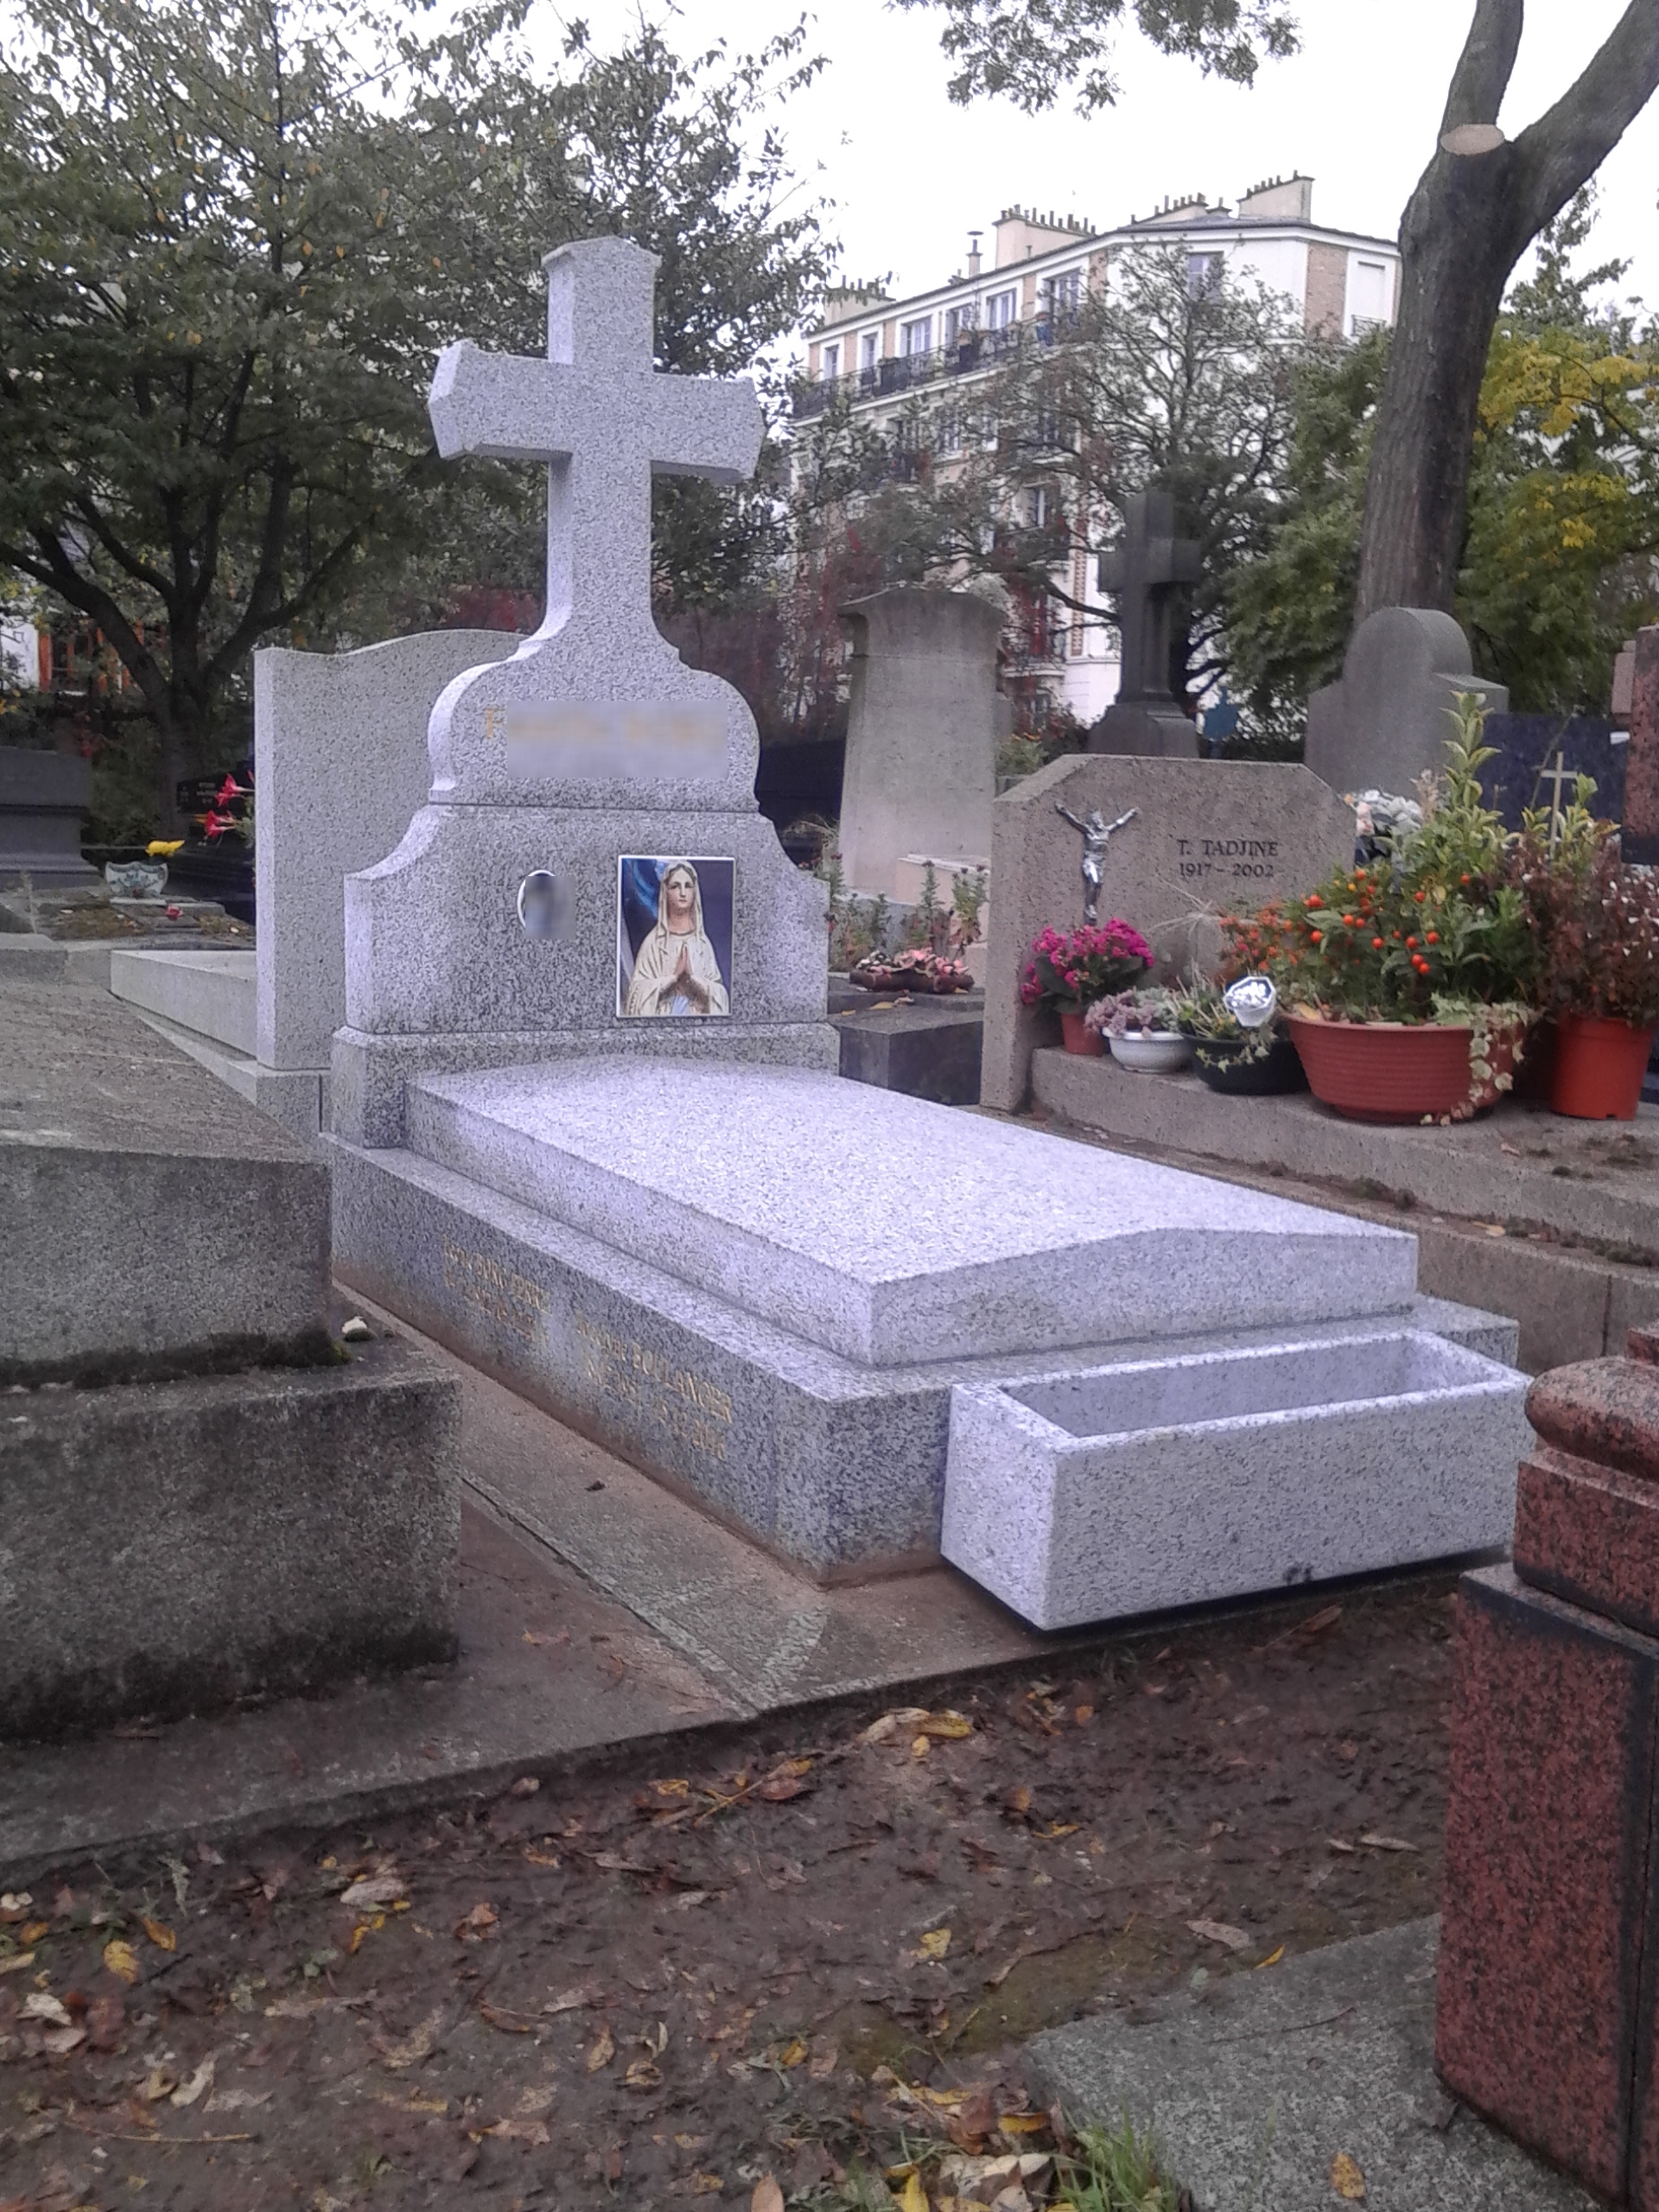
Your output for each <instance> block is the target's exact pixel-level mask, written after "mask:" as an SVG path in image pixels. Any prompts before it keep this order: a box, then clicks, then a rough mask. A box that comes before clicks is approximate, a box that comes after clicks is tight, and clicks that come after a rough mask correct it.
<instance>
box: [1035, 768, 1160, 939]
mask: <svg viewBox="0 0 1659 2212" xmlns="http://www.w3.org/2000/svg"><path fill="white" fill-rule="evenodd" d="M1054 811H1055V813H1056V814H1058V816H1059V817H1060V818H1061V820H1062V821H1064V822H1069V823H1071V827H1072V828H1073V829H1075V830H1077V832H1078V834H1079V835H1080V836H1081V837H1082V839H1083V918H1084V921H1085V922H1087V923H1088V925H1089V926H1090V929H1092V928H1093V927H1094V926H1095V925H1096V922H1098V920H1099V919H1100V886H1101V880H1102V877H1103V873H1104V870H1103V863H1104V861H1105V858H1106V848H1107V846H1108V845H1109V844H1110V842H1112V839H1113V838H1114V837H1115V836H1116V835H1117V833H1118V831H1119V830H1120V829H1122V828H1124V826H1125V825H1126V824H1127V823H1131V822H1133V821H1134V820H1135V816H1136V815H1137V814H1139V813H1140V811H1141V810H1140V808H1139V807H1138V806H1132V807H1131V808H1130V809H1129V810H1128V813H1127V814H1120V815H1119V816H1118V817H1117V819H1116V822H1108V821H1107V820H1106V818H1105V817H1104V816H1103V814H1102V812H1101V810H1100V809H1099V808H1098V807H1097V806H1091V807H1090V810H1089V811H1088V813H1087V814H1085V815H1084V816H1082V817H1078V816H1077V815H1075V814H1073V813H1072V811H1071V808H1070V807H1069V806H1067V805H1065V803H1064V802H1063V801H1062V800H1060V799H1056V800H1055V802H1054Z"/></svg>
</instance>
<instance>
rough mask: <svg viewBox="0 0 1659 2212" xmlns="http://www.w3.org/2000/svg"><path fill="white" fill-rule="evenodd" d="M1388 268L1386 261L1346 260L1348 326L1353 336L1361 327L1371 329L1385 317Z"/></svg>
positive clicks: (1387, 311) (1364, 329) (1383, 321)
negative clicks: (1348, 262) (1347, 262)
mask: <svg viewBox="0 0 1659 2212" xmlns="http://www.w3.org/2000/svg"><path fill="white" fill-rule="evenodd" d="M1391 289H1392V287H1391V285H1390V283H1389V264H1388V263H1387V262H1386V261H1361V260H1358V259H1355V260H1354V261H1352V262H1351V263H1350V264H1349V270H1348V298H1349V313H1348V327H1349V328H1350V330H1351V332H1352V333H1353V334H1354V335H1355V336H1356V337H1357V336H1358V335H1359V334H1360V333H1361V332H1362V331H1366V330H1375V329H1376V327H1378V325H1379V324H1381V323H1385V322H1386V321H1388V319H1389V292H1390V290H1391Z"/></svg>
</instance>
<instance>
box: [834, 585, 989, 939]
mask: <svg viewBox="0 0 1659 2212" xmlns="http://www.w3.org/2000/svg"><path fill="white" fill-rule="evenodd" d="M841 619H842V621H843V622H844V623H845V624H846V625H847V627H848V629H849V631H850V632H851V633H852V639H853V664H852V696H851V699H850V702H849V707H848V720H847V766H846V771H845V773H844V775H843V778H842V797H841V868H842V876H843V877H844V879H845V880H846V883H847V887H848V888H849V890H850V891H855V892H859V893H863V894H864V895H865V896H867V897H875V896H880V897H884V898H887V899H893V898H898V899H906V900H907V901H908V900H910V899H913V897H914V896H915V892H914V890H913V888H911V887H910V876H909V875H906V878H905V882H904V884H902V885H901V883H900V880H899V878H900V874H901V873H902V872H903V871H902V868H901V863H903V862H904V861H906V859H907V858H908V857H909V856H911V855H917V856H919V857H925V858H926V859H928V860H931V861H934V863H935V864H936V868H937V867H941V866H943V867H950V868H954V867H957V866H961V865H965V866H967V867H969V868H983V867H984V866H985V865H986V864H987V862H988V860H989V858H990V849H991V799H992V796H993V794H994V792H995V787H996V747H997V743H998V740H999V737H1000V735H1001V722H1000V721H999V712H1000V709H1001V707H1002V706H1003V705H1004V704H1005V702H1001V700H1000V699H999V696H998V693H997V689H996V649H997V645H998V642H999V640H1000V639H1001V635H1002V616H1001V613H1000V612H999V611H998V609H997V608H996V607H993V606H992V605H991V603H990V602H989V601H988V600H983V599H978V598H976V597H975V596H974V595H973V594H972V593H970V592H961V591H936V590H932V589H929V588H924V587H922V586H919V585H908V584H906V585H900V586H898V587H896V588H894V589H893V590H891V591H880V592H876V593H874V594H873V595H872V596H871V597H870V598H868V599H858V600H854V601H852V602H851V603H850V604H849V605H848V606H846V607H842V610H841ZM914 873H915V871H914V870H912V871H911V874H914ZM942 895H943V896H944V897H946V898H948V896H949V892H948V888H942Z"/></svg>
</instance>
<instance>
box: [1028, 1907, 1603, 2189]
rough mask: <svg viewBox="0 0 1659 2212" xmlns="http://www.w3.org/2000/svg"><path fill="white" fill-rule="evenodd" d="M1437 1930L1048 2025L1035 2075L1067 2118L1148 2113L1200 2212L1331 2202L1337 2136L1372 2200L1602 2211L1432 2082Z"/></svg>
mask: <svg viewBox="0 0 1659 2212" xmlns="http://www.w3.org/2000/svg"><path fill="white" fill-rule="evenodd" d="M1435 1948H1436V1945H1435V1923H1433V1921H1432V1920H1427V1921H1422V1920H1419V1921H1408V1922H1407V1923H1405V1925H1404V1926H1402V1927H1399V1928H1390V1929H1383V1931H1382V1932H1381V1933H1380V1934H1377V1935H1373V1936H1357V1937H1355V1938H1353V1939H1352V1940H1351V1941H1350V1942H1345V1943H1333V1944H1332V1945H1330V1946H1329V1947H1328V1948H1326V1949H1324V1950H1319V1951H1310V1952H1306V1953H1304V1954H1303V1955H1301V1956H1300V1957H1298V1958H1293V1959H1287V1960H1286V1961H1285V1962H1284V1963H1283V1964H1282V1965H1281V1966H1277V1967H1272V1968H1270V1969H1269V1970H1268V1971H1266V1972H1261V1973H1242V1974H1229V1975H1227V1976H1226V1977H1225V1978H1224V1979H1222V1980H1216V1981H1212V1982H1211V1983H1210V1984H1209V1985H1207V1986H1205V1989H1204V1990H1203V1992H1202V1993H1201V1994H1200V1995H1197V1996H1194V1995H1192V1994H1190V1993H1186V1992H1182V1993H1179V1995H1175V1996H1171V1997H1165V1998H1158V1999H1154V2000H1153V2002H1152V2003H1150V2004H1149V2005H1144V2006H1137V2007H1136V2008H1135V2012H1134V2013H1133V2014H1129V2013H1122V2014H1119V2015H1117V2016H1116V2017H1109V2018H1103V2019H1099V2020H1090V2021H1080V2022H1078V2023H1077V2025H1075V2026H1073V2027H1067V2028H1058V2029H1055V2030H1053V2031H1052V2032H1050V2033H1049V2034H1046V2035H1041V2036H1038V2037H1035V2038H1033V2041H1032V2043H1031V2044H1029V2045H1028V2046H1027V2052H1026V2073H1027V2081H1028V2082H1029V2083H1030V2085H1031V2088H1032V2089H1033V2094H1034V2096H1035V2098H1036V2100H1037V2101H1038V2102H1039V2103H1046V2102H1048V2101H1052V2100H1053V2099H1055V2098H1058V2100H1059V2101H1060V2102H1061V2103H1062V2104H1063V2105H1064V2106H1065V2109H1066V2111H1067V2113H1069V2114H1070V2115H1071V2116H1072V2117H1073V2119H1075V2120H1084V2121H1087V2122H1091V2123H1093V2124H1094V2125H1095V2126H1101V2127H1108V2128H1110V2127H1115V2126H1117V2125H1118V2124H1119V2123H1120V2121H1121V2120H1122V2116H1123V2114H1124V2113H1126V2112H1127V2113H1128V2114H1129V2116H1130V2117H1131V2118H1132V2119H1133V2120H1134V2121H1135V2124H1136V2126H1138V2127H1140V2128H1142V2129H1145V2128H1147V2127H1148V2126H1150V2127H1152V2128H1154V2130H1155V2131H1156V2133H1157V2134H1158V2136H1159V2139H1160V2141H1161V2143H1162V2145H1163V2147H1164V2150H1165V2152H1166V2159H1167V2163H1168V2165H1169V2168H1170V2170H1171V2171H1172V2172H1173V2175H1174V2177H1175V2178H1176V2180H1177V2181H1178V2182H1179V2183H1180V2184H1181V2185H1182V2186H1184V2187H1185V2188H1186V2189H1189V2190H1191V2191H1192V2196H1193V2201H1194V2202H1195V2204H1197V2205H1199V2206H1202V2208H1203V2212H1268V2208H1271V2212H1330V2208H1331V2207H1332V2206H1333V2205H1335V2204H1338V2203H1339V2202H1341V2198H1340V2197H1339V2196H1338V2192H1337V2190H1335V2189H1334V2188H1333V2186H1332V2164H1333V2161H1334V2160H1335V2159H1336V2158H1337V2156H1338V2153H1339V2152H1345V2153H1346V2154H1347V2156H1348V2157H1349V2158H1351V2159H1352V2160H1353V2161H1354V2163H1355V2164H1356V2165H1357V2167H1358V2168H1359V2171H1360V2174H1361V2177H1362V2178H1363V2185H1364V2190H1365V2196H1364V2200H1363V2201H1364V2202H1365V2203H1366V2205H1367V2206H1369V2207H1370V2208H1371V2212H1453V2208H1455V2212H1594V2208H1595V2199H1594V2198H1593V2197H1592V2196H1589V2195H1588V2194H1587V2193H1586V2191H1585V2190H1583V2189H1581V2188H1580V2187H1579V2186H1578V2184H1577V2183H1574V2182H1572V2181H1569V2180H1568V2179H1567V2177H1565V2176H1564V2175H1562V2174H1559V2173H1555V2172H1553V2171H1551V2170H1550V2169H1549V2168H1548V2166H1546V2165H1544V2164H1542V2163H1541V2160H1539V2159H1537V2158H1534V2157H1532V2156H1531V2155H1530V2153H1529V2152H1526V2151H1524V2150H1522V2148H1521V2146H1520V2145H1518V2144H1516V2143H1512V2142H1511V2141H1510V2139H1509V2138H1508V2137H1507V2136H1504V2135H1503V2134H1500V2133H1498V2131H1497V2129H1496V2128H1494V2127H1490V2126H1486V2125H1485V2123H1484V2121H1482V2120H1478V2119H1477V2118H1476V2117H1475V2116H1474V2115H1473V2114H1472V2113H1469V2112H1467V2111H1464V2110H1460V2109H1459V2108H1457V2107H1454V2106H1453V2105H1452V2101H1451V2100H1450V2099H1449V2098H1447V2097H1446V2095H1445V2094H1444V2093H1443V2092H1442V2090H1441V2088H1440V2083H1439V2082H1437V2081H1436V2079H1435V2076H1434V2069H1433V2017H1434V1986H1435V1982H1434V1977H1435Z"/></svg>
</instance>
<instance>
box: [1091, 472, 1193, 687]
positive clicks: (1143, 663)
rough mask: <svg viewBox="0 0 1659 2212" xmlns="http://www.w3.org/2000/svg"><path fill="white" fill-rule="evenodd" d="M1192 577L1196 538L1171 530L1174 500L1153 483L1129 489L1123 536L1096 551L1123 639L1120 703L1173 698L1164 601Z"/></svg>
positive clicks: (1103, 584)
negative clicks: (1145, 488)
mask: <svg viewBox="0 0 1659 2212" xmlns="http://www.w3.org/2000/svg"><path fill="white" fill-rule="evenodd" d="M1196 582H1198V540H1197V539H1196V538H1193V537H1177V536H1176V535H1175V502H1174V500H1173V499H1172V497H1171V496H1170V494H1169V493H1167V492H1164V491H1160V490H1157V489H1155V488H1154V490H1152V491H1149V492H1136V493H1132V494H1131V496H1130V498H1129V499H1128V501H1127V503H1126V504H1125V506H1124V510H1123V536H1122V539H1121V541H1120V542H1119V543H1117V544H1116V545H1115V546H1114V547H1113V548H1112V550H1110V551H1109V553H1103V554H1102V555H1101V556H1100V588H1101V589H1102V591H1103V592H1109V593H1110V594H1112V596H1113V597H1114V598H1115V599H1116V602H1117V627H1118V632H1119V635H1120V636H1121V637H1122V641H1123V660H1122V677H1120V679H1119V683H1118V689H1117V696H1118V702H1119V703H1120V705H1123V706H1132V705H1137V704H1139V703H1140V702H1142V701H1146V702H1153V703H1156V704H1158V705H1165V704H1173V702H1174V694H1173V692H1172V691H1171V690H1170V688H1169V618H1170V601H1171V595H1172V593H1173V588H1174V587H1175V586H1176V585H1177V584H1191V583H1196Z"/></svg>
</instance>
